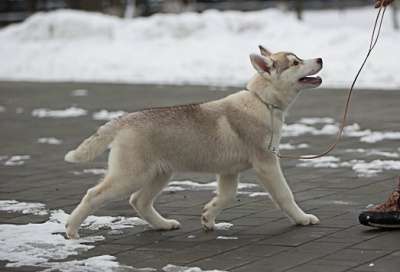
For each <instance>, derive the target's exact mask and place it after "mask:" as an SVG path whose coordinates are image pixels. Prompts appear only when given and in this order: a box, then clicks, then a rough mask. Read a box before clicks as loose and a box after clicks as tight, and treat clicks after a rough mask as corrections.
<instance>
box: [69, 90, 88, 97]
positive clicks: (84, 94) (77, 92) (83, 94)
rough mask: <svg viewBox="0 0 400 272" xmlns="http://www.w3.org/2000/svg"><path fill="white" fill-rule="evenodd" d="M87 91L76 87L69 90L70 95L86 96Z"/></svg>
mask: <svg viewBox="0 0 400 272" xmlns="http://www.w3.org/2000/svg"><path fill="white" fill-rule="evenodd" d="M88 93H89V91H88V90H85V89H77V90H73V91H72V92H71V96H87V95H88Z"/></svg>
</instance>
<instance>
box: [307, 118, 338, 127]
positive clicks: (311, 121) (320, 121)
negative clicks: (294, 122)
mask: <svg viewBox="0 0 400 272" xmlns="http://www.w3.org/2000/svg"><path fill="white" fill-rule="evenodd" d="M299 123H302V124H305V125H315V124H333V123H335V120H334V119H333V118H330V117H308V118H301V119H300V121H299Z"/></svg>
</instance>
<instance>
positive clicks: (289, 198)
mask: <svg viewBox="0 0 400 272" xmlns="http://www.w3.org/2000/svg"><path fill="white" fill-rule="evenodd" d="M253 167H254V169H255V171H256V173H257V177H258V179H259V182H260V183H261V185H263V186H264V188H265V189H267V190H268V192H269V193H270V195H271V197H272V199H273V201H274V202H275V203H276V204H277V205H278V207H279V208H280V209H281V210H283V211H284V212H285V213H286V214H287V215H288V216H289V218H290V219H292V220H293V221H294V222H295V223H296V224H298V225H314V224H318V223H319V219H318V218H317V217H316V216H315V215H312V214H306V213H305V212H304V211H303V210H302V209H300V207H299V206H298V205H297V203H296V201H295V200H294V196H293V193H292V191H291V190H290V188H289V186H288V184H287V182H286V179H285V177H284V176H283V173H282V170H281V166H280V162H279V158H278V157H276V156H275V155H272V154H271V155H269V154H266V155H263V156H262V158H258V159H257V160H256V161H255V162H254V163H253Z"/></svg>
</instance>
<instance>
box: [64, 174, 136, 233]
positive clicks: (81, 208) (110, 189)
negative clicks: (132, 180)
mask: <svg viewBox="0 0 400 272" xmlns="http://www.w3.org/2000/svg"><path fill="white" fill-rule="evenodd" d="M130 187H131V186H129V184H128V183H124V182H121V178H120V177H119V178H117V177H113V176H110V175H108V176H106V177H105V178H104V180H103V181H102V182H100V183H99V184H97V185H96V186H94V187H93V188H90V189H89V190H88V191H87V193H86V195H85V196H84V197H83V198H82V200H81V203H80V204H79V205H78V206H77V207H76V208H75V210H74V211H73V212H72V213H71V215H70V216H69V218H68V220H67V224H66V226H65V227H66V233H67V236H68V238H70V239H77V238H79V235H78V229H79V226H80V225H81V224H82V222H83V221H84V220H85V219H86V218H87V217H88V216H89V215H90V214H91V213H93V212H94V211H95V210H97V209H98V208H100V207H101V206H103V205H104V204H106V203H108V202H110V201H113V200H120V199H123V198H125V197H127V196H128V195H129V194H130V193H131V192H132V191H133V188H130Z"/></svg>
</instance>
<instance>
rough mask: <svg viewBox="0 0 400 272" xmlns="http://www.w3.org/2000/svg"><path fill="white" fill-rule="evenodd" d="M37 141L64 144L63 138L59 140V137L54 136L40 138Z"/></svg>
mask: <svg viewBox="0 0 400 272" xmlns="http://www.w3.org/2000/svg"><path fill="white" fill-rule="evenodd" d="M37 142H38V143H39V144H50V145H59V144H62V141H61V140H59V139H57V138H54V137H48V138H39V139H38V140H37Z"/></svg>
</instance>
